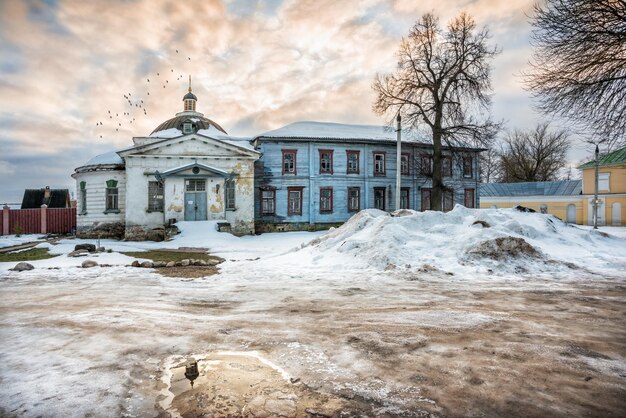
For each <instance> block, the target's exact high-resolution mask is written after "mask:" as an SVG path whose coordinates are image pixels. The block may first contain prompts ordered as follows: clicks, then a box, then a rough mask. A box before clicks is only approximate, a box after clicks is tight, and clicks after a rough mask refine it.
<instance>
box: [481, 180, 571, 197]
mask: <svg viewBox="0 0 626 418" xmlns="http://www.w3.org/2000/svg"><path fill="white" fill-rule="evenodd" d="M582 185H583V182H582V180H561V181H537V182H527V183H486V184H481V185H480V188H479V190H480V197H509V196H574V195H579V194H581V192H582Z"/></svg>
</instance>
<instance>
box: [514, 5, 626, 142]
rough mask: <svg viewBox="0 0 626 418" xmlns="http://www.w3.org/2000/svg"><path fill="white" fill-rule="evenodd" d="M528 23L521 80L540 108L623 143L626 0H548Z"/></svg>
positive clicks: (625, 126) (597, 139) (599, 137)
mask: <svg viewBox="0 0 626 418" xmlns="http://www.w3.org/2000/svg"><path fill="white" fill-rule="evenodd" d="M531 23H532V24H533V26H534V27H535V30H534V32H533V41H534V44H535V46H536V50H535V54H534V56H533V60H532V62H531V66H532V71H531V72H530V73H529V74H527V77H526V78H527V82H528V85H529V87H530V88H531V90H532V91H533V92H534V94H535V96H536V97H537V98H538V99H539V106H540V109H541V110H543V111H545V112H548V113H556V114H557V115H559V116H562V117H565V118H567V119H568V120H570V121H572V122H574V123H575V124H577V125H578V126H581V127H583V128H585V129H586V130H587V131H588V132H591V133H592V134H593V136H594V137H595V139H594V140H593V142H607V145H609V146H610V145H611V144H614V143H622V144H624V143H626V0H548V1H547V2H545V5H542V4H539V3H538V4H536V5H535V7H534V13H533V16H532V17H531Z"/></svg>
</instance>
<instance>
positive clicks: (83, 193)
mask: <svg viewBox="0 0 626 418" xmlns="http://www.w3.org/2000/svg"><path fill="white" fill-rule="evenodd" d="M80 214H81V215H86V214H87V189H85V188H82V189H80Z"/></svg>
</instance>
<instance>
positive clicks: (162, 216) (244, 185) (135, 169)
mask: <svg viewBox="0 0 626 418" xmlns="http://www.w3.org/2000/svg"><path fill="white" fill-rule="evenodd" d="M125 159H126V173H127V178H128V180H127V193H126V227H127V228H129V227H133V226H142V227H145V228H158V227H161V226H163V224H164V223H165V222H167V221H168V220H169V219H171V218H173V219H176V220H177V221H182V220H184V219H185V212H184V210H185V209H184V208H185V202H184V197H185V178H186V177H185V176H186V175H189V176H192V173H191V172H189V173H186V172H181V173H177V174H176V175H172V176H169V177H166V179H165V189H164V195H165V202H164V206H165V213H162V212H154V213H149V212H148V182H149V181H154V180H156V178H155V176H154V174H153V173H154V172H155V171H157V170H158V171H159V172H160V173H164V172H166V171H167V170H170V169H174V168H178V167H182V166H185V165H188V164H193V163H195V162H197V163H199V164H202V165H206V166H210V167H213V168H216V169H219V170H222V171H225V172H227V173H233V174H234V175H235V182H236V191H235V194H236V195H235V201H236V207H237V209H236V210H235V211H225V209H224V206H225V205H224V178H223V177H221V176H219V175H207V177H206V186H207V187H206V194H207V219H214V220H219V219H225V220H226V221H228V222H229V223H231V225H232V226H233V228H234V229H235V230H241V231H237V232H240V233H243V229H246V228H247V229H248V231H245V232H246V233H252V232H253V228H254V190H253V187H254V161H255V159H256V157H251V156H246V155H241V154H240V153H238V151H237V150H233V149H232V148H230V149H229V147H228V146H221V145H220V144H219V143H215V142H214V141H213V140H210V139H203V138H201V139H196V140H191V139H189V138H187V139H185V140H180V141H179V140H174V141H172V142H171V143H169V144H168V145H166V146H163V147H161V148H157V149H154V150H147V151H145V152H144V153H143V154H135V155H128V156H126V157H125ZM204 174H207V173H206V172H205V173H204ZM218 185H219V190H218V188H217V186H218Z"/></svg>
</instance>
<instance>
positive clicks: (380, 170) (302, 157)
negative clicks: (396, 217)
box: [253, 122, 480, 231]
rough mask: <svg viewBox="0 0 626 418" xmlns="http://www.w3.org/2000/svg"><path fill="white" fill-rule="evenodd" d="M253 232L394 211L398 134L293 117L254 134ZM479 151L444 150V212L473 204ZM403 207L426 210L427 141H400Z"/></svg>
mask: <svg viewBox="0 0 626 418" xmlns="http://www.w3.org/2000/svg"><path fill="white" fill-rule="evenodd" d="M253 141H254V145H255V149H257V150H258V151H260V152H261V158H259V160H258V161H257V162H256V170H255V224H256V230H257V231H268V230H277V229H278V230H296V229H323V228H328V227H329V226H332V225H336V224H340V223H343V222H345V221H346V220H347V219H349V218H350V217H351V216H352V215H353V214H354V213H356V212H358V211H359V210H361V209H365V208H376V209H380V210H384V211H393V210H396V209H398V208H396V207H395V201H396V199H395V196H394V193H395V190H396V174H397V172H398V167H397V159H396V156H397V142H396V141H397V140H396V132H395V131H393V130H390V129H388V128H386V127H383V126H371V125H348V124H339V123H322V122H296V123H292V124H290V125H287V126H285V127H282V128H279V129H276V130H273V131H270V132H266V133H264V134H261V135H259V136H257V137H255V138H254V140H253ZM479 151H480V150H478V149H472V148H464V149H461V148H455V149H446V150H445V151H444V160H443V162H444V167H443V171H444V173H443V174H444V184H445V185H446V187H447V189H446V191H445V192H444V199H443V210H444V211H447V210H451V209H452V208H453V207H454V205H455V204H457V203H458V204H462V205H465V206H467V207H477V205H478V193H477V192H476V190H477V187H478V173H479V158H478V153H479ZM399 169H400V173H401V189H400V193H401V195H400V208H402V209H414V210H429V209H431V193H432V191H431V177H432V176H431V172H432V145H431V144H429V143H426V142H421V141H419V140H418V138H416V137H415V136H413V135H412V134H411V133H410V132H409V133H408V135H407V134H405V135H403V138H402V141H401V162H400V167H399Z"/></svg>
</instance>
